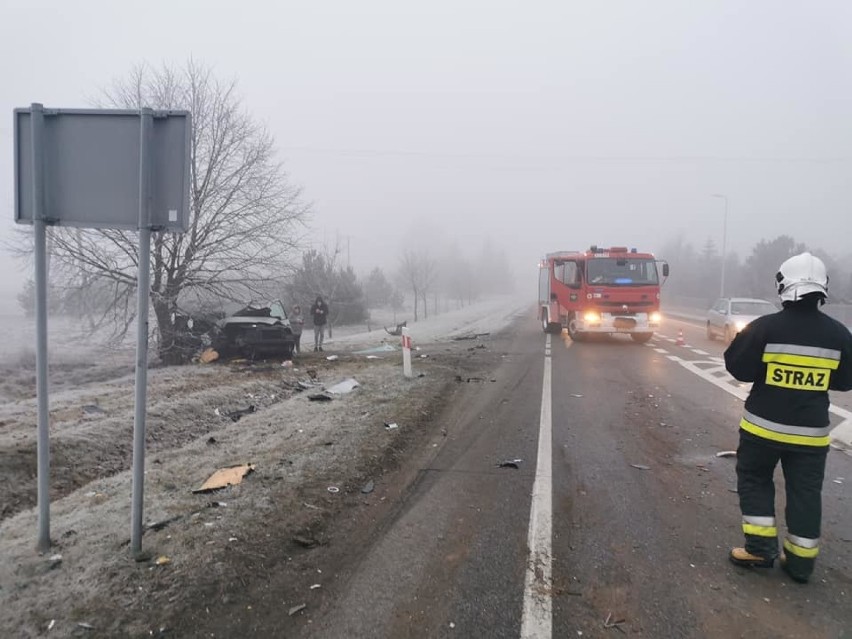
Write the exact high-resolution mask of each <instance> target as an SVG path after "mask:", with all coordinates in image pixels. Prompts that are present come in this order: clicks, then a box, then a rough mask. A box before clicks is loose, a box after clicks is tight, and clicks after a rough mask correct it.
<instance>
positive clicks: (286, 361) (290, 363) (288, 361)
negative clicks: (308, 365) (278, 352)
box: [281, 359, 293, 368]
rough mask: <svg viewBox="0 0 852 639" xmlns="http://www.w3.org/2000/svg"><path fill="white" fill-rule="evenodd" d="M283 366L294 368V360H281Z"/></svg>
mask: <svg viewBox="0 0 852 639" xmlns="http://www.w3.org/2000/svg"><path fill="white" fill-rule="evenodd" d="M281 368H293V360H292V359H285V360H284V361H283V362H281Z"/></svg>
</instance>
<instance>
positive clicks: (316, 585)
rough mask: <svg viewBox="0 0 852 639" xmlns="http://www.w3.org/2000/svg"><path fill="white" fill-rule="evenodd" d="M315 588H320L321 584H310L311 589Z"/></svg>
mask: <svg viewBox="0 0 852 639" xmlns="http://www.w3.org/2000/svg"><path fill="white" fill-rule="evenodd" d="M317 588H322V584H314V585H313V586H311V590H316V589H317Z"/></svg>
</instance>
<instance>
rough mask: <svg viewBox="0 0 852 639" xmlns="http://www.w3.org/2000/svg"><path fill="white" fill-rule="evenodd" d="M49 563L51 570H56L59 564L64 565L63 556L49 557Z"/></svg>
mask: <svg viewBox="0 0 852 639" xmlns="http://www.w3.org/2000/svg"><path fill="white" fill-rule="evenodd" d="M47 562H48V563H49V564H50V567H51V568H56V567H57V566H58V565H59V564H61V563H62V555H60V554H58V553H57V554H55V555H51V556H50V557H48V559H47Z"/></svg>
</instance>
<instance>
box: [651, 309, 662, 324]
mask: <svg viewBox="0 0 852 639" xmlns="http://www.w3.org/2000/svg"><path fill="white" fill-rule="evenodd" d="M648 321H649V322H650V323H651V324H659V323H660V322H662V321H663V315H662V313H658V312H657V311H654V312H653V313H651V317H649V318H648Z"/></svg>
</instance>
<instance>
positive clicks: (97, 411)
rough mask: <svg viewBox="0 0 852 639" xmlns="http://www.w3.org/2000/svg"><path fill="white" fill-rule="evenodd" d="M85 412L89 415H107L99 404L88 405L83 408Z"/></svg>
mask: <svg viewBox="0 0 852 639" xmlns="http://www.w3.org/2000/svg"><path fill="white" fill-rule="evenodd" d="M83 412H84V413H86V414H87V415H105V414H106V411H105V410H104V409H103V408H101V407H100V406H98V405H97V404H86V405H85V406H83Z"/></svg>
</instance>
